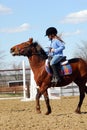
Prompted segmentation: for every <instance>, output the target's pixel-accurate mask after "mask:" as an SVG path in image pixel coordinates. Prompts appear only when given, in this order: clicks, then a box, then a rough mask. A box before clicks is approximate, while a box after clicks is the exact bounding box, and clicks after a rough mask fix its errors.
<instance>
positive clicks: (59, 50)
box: [49, 39, 65, 56]
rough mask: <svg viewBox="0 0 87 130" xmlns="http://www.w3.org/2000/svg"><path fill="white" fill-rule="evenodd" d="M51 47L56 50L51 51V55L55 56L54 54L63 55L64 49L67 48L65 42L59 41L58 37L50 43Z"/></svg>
mask: <svg viewBox="0 0 87 130" xmlns="http://www.w3.org/2000/svg"><path fill="white" fill-rule="evenodd" d="M50 48H53V49H54V52H50V54H49V55H51V56H54V55H58V56H63V50H64V49H65V46H64V43H63V42H61V41H59V40H58V39H53V40H52V42H51V44H50Z"/></svg>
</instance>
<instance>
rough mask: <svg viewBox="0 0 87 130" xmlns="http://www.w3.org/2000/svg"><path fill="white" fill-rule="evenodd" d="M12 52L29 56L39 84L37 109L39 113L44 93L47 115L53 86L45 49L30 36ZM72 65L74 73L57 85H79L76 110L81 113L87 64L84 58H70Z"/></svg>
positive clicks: (49, 109)
mask: <svg viewBox="0 0 87 130" xmlns="http://www.w3.org/2000/svg"><path fill="white" fill-rule="evenodd" d="M10 52H11V53H12V55H13V56H15V55H18V56H21V55H23V56H27V57H28V59H29V63H30V67H31V69H32V71H33V73H34V79H35V81H36V84H37V86H38V88H37V94H36V110H37V112H38V113H40V112H41V111H40V102H39V99H40V97H41V95H42V94H43V95H44V99H45V102H46V106H47V112H46V115H48V114H50V113H51V106H50V103H49V97H48V92H47V89H48V88H49V87H51V86H52V83H51V80H52V75H49V74H48V73H47V71H46V69H45V60H46V59H47V55H46V53H45V51H44V50H43V49H42V47H41V46H40V45H39V44H38V43H37V42H33V39H32V38H30V39H29V40H28V41H26V42H23V43H21V44H19V45H16V46H14V47H12V48H11V49H10ZM70 65H71V67H72V74H70V75H66V76H64V77H63V80H62V82H61V83H57V85H56V87H59V86H60V87H62V86H65V85H68V84H69V83H71V82H72V81H73V82H74V83H76V84H77V85H78V87H79V92H80V96H79V103H78V106H77V108H76V110H75V112H76V113H81V105H82V103H83V99H84V97H85V93H87V87H86V81H87V64H86V62H85V61H84V60H83V59H81V58H75V59H73V60H70Z"/></svg>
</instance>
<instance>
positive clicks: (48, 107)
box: [44, 90, 51, 115]
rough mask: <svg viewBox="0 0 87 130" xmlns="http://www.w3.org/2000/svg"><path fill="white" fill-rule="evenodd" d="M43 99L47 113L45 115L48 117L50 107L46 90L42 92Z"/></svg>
mask: <svg viewBox="0 0 87 130" xmlns="http://www.w3.org/2000/svg"><path fill="white" fill-rule="evenodd" d="M44 99H45V102H46V107H47V112H46V113H45V114H46V115H49V114H50V113H51V106H50V102H49V96H48V92H47V90H46V91H45V92H44Z"/></svg>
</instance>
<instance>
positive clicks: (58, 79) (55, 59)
mask: <svg viewBox="0 0 87 130" xmlns="http://www.w3.org/2000/svg"><path fill="white" fill-rule="evenodd" d="M60 59H61V57H58V56H54V57H53V58H52V60H51V62H50V65H51V68H52V70H53V74H54V76H55V78H56V82H61V77H60V64H57V65H56V63H58V62H59V61H60Z"/></svg>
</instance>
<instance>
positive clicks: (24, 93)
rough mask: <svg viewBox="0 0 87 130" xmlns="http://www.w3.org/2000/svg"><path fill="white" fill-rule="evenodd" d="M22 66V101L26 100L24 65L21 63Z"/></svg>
mask: <svg viewBox="0 0 87 130" xmlns="http://www.w3.org/2000/svg"><path fill="white" fill-rule="evenodd" d="M22 66H23V100H26V90H27V88H26V77H25V63H24V61H22Z"/></svg>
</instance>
